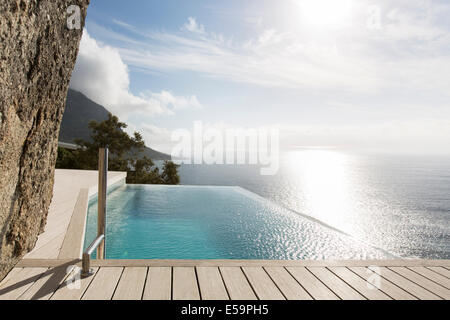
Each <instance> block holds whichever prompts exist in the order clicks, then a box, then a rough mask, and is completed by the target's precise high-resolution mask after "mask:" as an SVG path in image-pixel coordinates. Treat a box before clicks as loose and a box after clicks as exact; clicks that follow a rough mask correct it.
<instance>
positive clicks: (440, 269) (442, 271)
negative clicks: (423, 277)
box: [428, 267, 450, 279]
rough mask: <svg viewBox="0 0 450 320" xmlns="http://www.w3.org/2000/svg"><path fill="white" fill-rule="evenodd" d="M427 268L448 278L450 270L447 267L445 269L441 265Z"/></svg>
mask: <svg viewBox="0 0 450 320" xmlns="http://www.w3.org/2000/svg"><path fill="white" fill-rule="evenodd" d="M428 269H430V270H432V271H434V272H436V273H439V274H440V275H442V276H444V277H446V278H449V279H450V270H448V269H445V268H443V267H428Z"/></svg>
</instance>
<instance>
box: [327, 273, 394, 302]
mask: <svg viewBox="0 0 450 320" xmlns="http://www.w3.org/2000/svg"><path fill="white" fill-rule="evenodd" d="M329 269H330V270H331V272H333V273H334V274H335V275H337V276H338V277H339V278H341V279H342V280H344V281H345V282H346V283H348V284H349V285H350V286H352V287H353V288H354V289H355V290H357V291H358V292H359V293H361V294H362V295H363V296H364V297H366V298H367V299H369V300H392V299H391V298H390V297H389V296H388V295H387V294H385V293H384V292H382V291H381V290H379V289H378V288H377V287H375V286H374V285H372V284H370V283H369V282H367V281H366V280H364V279H362V278H361V277H359V276H358V275H356V274H355V273H353V272H352V271H350V270H349V269H347V268H346V267H330V268H329Z"/></svg>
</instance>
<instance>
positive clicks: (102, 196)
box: [97, 148, 108, 260]
mask: <svg viewBox="0 0 450 320" xmlns="http://www.w3.org/2000/svg"><path fill="white" fill-rule="evenodd" d="M107 181H108V148H102V149H100V150H99V153H98V221H97V236H98V237H99V236H101V235H105V239H104V240H103V241H102V243H101V244H100V245H99V246H98V248H97V259H99V260H103V259H105V243H106V190H107Z"/></svg>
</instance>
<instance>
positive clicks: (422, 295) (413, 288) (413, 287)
mask: <svg viewBox="0 0 450 320" xmlns="http://www.w3.org/2000/svg"><path fill="white" fill-rule="evenodd" d="M369 269H370V270H372V271H374V272H375V273H377V274H378V275H380V276H381V277H383V278H385V279H387V280H389V281H390V282H392V283H394V284H395V285H397V286H398V287H400V288H402V289H404V290H405V291H407V292H409V293H410V294H412V295H413V296H415V297H417V298H419V299H420V300H440V299H441V298H439V297H438V296H436V295H434V294H433V293H431V292H430V291H428V290H425V289H424V288H422V287H420V286H419V285H417V284H415V283H414V282H412V281H410V280H408V279H406V278H404V277H402V276H401V275H399V274H398V273H396V272H394V271H392V270H390V269H388V268H386V267H376V268H375V267H369Z"/></svg>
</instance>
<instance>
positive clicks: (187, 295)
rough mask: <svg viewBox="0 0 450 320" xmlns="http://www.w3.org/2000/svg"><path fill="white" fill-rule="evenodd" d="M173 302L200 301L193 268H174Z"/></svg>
mask: <svg viewBox="0 0 450 320" xmlns="http://www.w3.org/2000/svg"><path fill="white" fill-rule="evenodd" d="M172 294H173V300H200V293H199V291H198V285H197V276H196V275H195V269H194V268H193V267H175V268H173V293H172Z"/></svg>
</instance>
